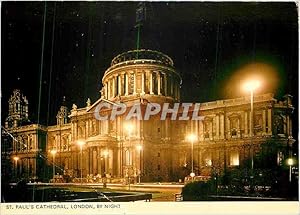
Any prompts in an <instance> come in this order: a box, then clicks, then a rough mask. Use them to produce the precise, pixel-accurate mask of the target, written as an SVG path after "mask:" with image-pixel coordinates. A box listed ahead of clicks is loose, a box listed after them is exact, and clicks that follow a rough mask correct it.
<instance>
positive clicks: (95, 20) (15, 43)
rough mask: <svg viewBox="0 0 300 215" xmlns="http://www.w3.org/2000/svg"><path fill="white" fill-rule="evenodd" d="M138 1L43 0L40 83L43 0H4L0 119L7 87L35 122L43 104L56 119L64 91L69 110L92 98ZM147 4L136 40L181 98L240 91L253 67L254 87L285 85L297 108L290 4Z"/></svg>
mask: <svg viewBox="0 0 300 215" xmlns="http://www.w3.org/2000/svg"><path fill="white" fill-rule="evenodd" d="M137 4H138V3H137V2H125V3H120V2H56V3H55V2H47V4H46V25H45V38H44V39H45V45H44V52H43V53H44V54H43V70H42V82H41V85H40V77H41V76H40V75H41V70H40V67H41V56H42V38H43V16H44V10H45V3H44V2H2V8H1V10H2V11H1V15H2V17H1V52H2V56H1V57H2V58H1V61H2V65H1V86H2V89H1V90H2V107H1V108H2V112H1V113H2V120H3V119H4V117H6V116H7V106H8V103H7V101H8V98H9V96H10V95H11V93H12V90H13V89H14V88H19V89H21V90H22V91H23V93H24V94H25V95H26V96H27V97H28V99H29V111H30V118H31V120H32V121H33V122H35V121H36V120H37V113H38V111H37V110H38V104H39V103H40V104H41V109H40V122H41V123H43V124H54V123H55V121H56V119H55V116H56V113H57V111H58V108H59V106H60V104H61V102H62V97H63V96H66V100H67V101H66V103H67V106H68V107H69V108H71V106H72V104H73V103H76V104H77V106H78V107H83V106H84V105H85V102H86V100H87V97H90V98H91V100H92V102H94V101H95V100H97V99H98V98H99V90H100V88H101V86H102V84H101V80H102V77H103V73H104V71H105V70H106V69H107V68H108V67H109V65H110V61H111V60H112V58H113V57H114V56H116V55H117V54H120V53H122V52H124V51H128V50H132V49H135V46H136V29H135V28H134V26H135V10H136V8H137ZM146 11H147V12H146V20H145V21H144V24H143V29H142V35H141V46H142V48H147V49H153V50H158V51H161V52H163V53H165V54H167V55H169V56H170V57H171V58H172V59H173V60H174V63H175V67H176V70H177V71H178V72H179V73H180V74H181V76H182V80H183V82H182V88H181V95H182V101H193V102H205V101H212V100H216V99H225V98H234V97H236V96H245V92H242V91H241V90H240V87H239V86H240V85H241V83H242V80H243V78H244V77H246V76H247V75H249V71H253V70H251V69H249V68H252V69H253V68H254V70H257V71H256V73H259V74H260V75H262V76H263V78H264V85H263V87H262V88H261V89H260V92H259V93H265V92H273V93H275V95H276V96H277V98H280V97H281V96H283V95H284V94H285V93H290V94H292V95H293V96H294V104H295V106H296V110H297V111H298V107H297V104H298V24H297V20H298V18H297V9H296V5H295V3H293V2H289V3H287V2H285V3H262V2H261V3H224V2H223V3H217V2H211V3H200V2H193V3H176V2H172V3H170V2H169V3H167V2H158V3H152V2H147V3H146ZM53 30H54V31H53ZM251 65H252V67H251ZM253 65H254V66H253ZM255 68H256V69H255ZM250 73H252V72H250ZM254 73H255V72H254ZM40 87H41V98H40V99H39V89H40ZM48 113H49V114H48ZM295 116H296V117H297V113H296V115H295ZM297 118H298V117H297ZM297 118H296V119H297Z"/></svg>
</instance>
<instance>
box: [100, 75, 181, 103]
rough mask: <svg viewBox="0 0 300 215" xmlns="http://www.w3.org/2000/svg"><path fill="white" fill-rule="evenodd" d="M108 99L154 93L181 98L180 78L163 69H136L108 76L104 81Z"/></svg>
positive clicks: (105, 93)
mask: <svg viewBox="0 0 300 215" xmlns="http://www.w3.org/2000/svg"><path fill="white" fill-rule="evenodd" d="M103 85H104V95H105V98H106V99H111V98H114V97H116V96H128V95H135V94H138V93H139V94H152V95H163V96H171V97H174V98H175V99H177V100H178V99H179V95H180V93H179V78H178V77H176V76H175V75H173V74H168V73H166V72H161V71H151V70H136V71H134V70H133V71H127V72H120V73H118V74H112V75H110V76H108V77H107V78H106V79H105V80H104V81H103Z"/></svg>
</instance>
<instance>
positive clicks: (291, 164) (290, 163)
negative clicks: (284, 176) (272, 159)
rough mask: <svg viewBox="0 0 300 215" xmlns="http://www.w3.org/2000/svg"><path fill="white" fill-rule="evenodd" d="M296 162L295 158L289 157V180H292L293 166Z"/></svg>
mask: <svg viewBox="0 0 300 215" xmlns="http://www.w3.org/2000/svg"><path fill="white" fill-rule="evenodd" d="M293 164H294V161H293V158H288V159H287V165H289V166H290V174H289V182H290V183H291V182H292V166H293Z"/></svg>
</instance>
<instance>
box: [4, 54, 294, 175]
mask: <svg viewBox="0 0 300 215" xmlns="http://www.w3.org/2000/svg"><path fill="white" fill-rule="evenodd" d="M102 84H103V88H102V89H101V91H100V92H101V96H100V98H99V100H98V101H96V102H94V103H92V102H91V101H90V100H89V99H88V101H87V102H86V107H83V108H78V107H77V106H76V105H75V104H74V105H73V107H72V109H71V111H70V112H68V108H67V107H66V106H64V105H62V106H61V108H60V110H59V112H58V114H57V125H53V126H48V127H43V126H41V125H27V126H14V125H17V124H16V123H13V124H9V123H7V124H6V130H7V131H8V132H10V133H11V134H12V135H13V137H14V138H13V141H12V145H13V147H12V156H11V159H13V157H15V156H19V157H20V160H19V163H18V165H19V166H20V168H21V166H22V168H23V167H24V169H26V168H27V169H26V170H27V171H28V172H29V174H30V176H36V177H43V176H42V172H41V171H42V169H40V167H39V166H38V165H37V164H36V163H37V162H38V160H39V156H43V158H45V159H44V160H45V166H47V165H48V166H51V165H53V162H54V164H55V166H56V171H57V172H58V173H60V174H64V175H68V176H70V177H71V178H79V177H80V175H81V173H82V176H83V178H91V177H103V176H104V175H106V176H109V177H111V178H113V179H115V181H122V180H123V179H124V178H128V177H131V178H132V179H133V180H135V181H137V180H138V178H140V180H141V181H178V180H179V179H183V178H184V177H185V176H187V175H189V174H190V173H191V169H192V161H191V159H192V157H193V169H194V172H195V174H196V175H206V176H207V175H212V174H215V173H218V174H219V173H221V172H222V171H224V170H225V169H226V168H235V167H242V168H243V167H245V168H246V167H248V166H249V160H250V159H251V156H252V157H253V158H254V167H259V165H262V164H261V162H260V161H259V157H260V156H261V155H263V157H266V158H270V160H271V164H272V165H275V166H276V165H281V164H282V160H283V159H285V157H284V156H285V155H287V149H288V147H289V146H291V144H292V143H293V142H294V141H295V140H294V139H293V135H292V113H293V109H294V108H293V106H292V103H291V96H286V97H285V98H284V100H283V101H277V100H276V99H275V98H274V96H273V94H262V95H255V96H254V112H253V124H252V123H251V122H250V120H251V114H250V96H245V97H241V98H235V99H226V100H217V101H213V102H206V103H201V104H200V110H199V115H200V116H202V119H201V120H191V119H190V120H178V119H177V120H171V114H168V115H167V118H166V119H165V120H161V119H160V115H154V116H151V117H150V119H149V120H138V119H137V118H133V119H130V120H126V119H125V118H126V114H127V113H128V110H129V109H130V107H132V106H133V105H135V104H141V107H142V108H141V110H142V112H143V113H144V112H145V109H146V105H147V104H149V103H158V104H160V105H163V104H164V103H169V105H170V106H169V107H173V105H174V103H176V102H179V101H180V84H181V78H180V75H179V74H178V73H177V72H176V71H175V68H174V64H173V61H172V59H171V58H169V57H168V56H166V55H164V54H162V53H160V52H157V51H151V50H138V51H129V52H125V53H123V54H120V55H118V56H117V57H115V58H114V59H113V60H112V63H111V66H110V67H109V68H108V69H107V71H106V72H105V74H104V76H103V79H102ZM27 103H28V102H27ZM103 103H108V104H120V103H122V104H125V105H126V106H127V108H128V110H127V111H126V112H125V113H124V114H122V115H120V116H117V117H116V118H115V119H114V120H109V119H108V120H97V119H96V118H95V111H97V106H98V105H100V104H103ZM10 106H11V103H10ZM25 110H27V112H28V108H27V109H26V108H25ZM111 111H112V109H111V108H102V109H101V111H100V115H101V114H102V115H106V114H109V113H111ZM179 112H182V109H181V108H179ZM9 114H10V115H11V112H10V113H9ZM27 114H28V113H27ZM179 115H180V114H179ZM189 115H192V113H191V112H189ZM21 118H22V117H21ZM7 121H8V120H7ZM251 124H252V125H253V134H254V135H253V137H251V133H252V132H251ZM129 125H130V126H129ZM128 128H130V129H128ZM191 133H192V134H195V135H196V137H197V138H196V139H197V140H196V141H194V142H193V143H191V142H189V141H188V140H187V138H186V137H187V135H188V134H191ZM20 138H21V139H20ZM78 141H83V142H84V145H83V146H82V148H80V147H79V145H78ZM20 143H22V145H23V146H24V147H25V148H24V147H21V146H20ZM191 144H193V147H191ZM192 148H193V150H192ZM51 150H56V151H57V153H56V155H55V159H54V157H53V155H52V154H51ZM192 153H193V156H192ZM41 168H42V167H41ZM18 171H19V174H22V171H23V169H18Z"/></svg>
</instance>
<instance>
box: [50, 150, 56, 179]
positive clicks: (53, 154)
mask: <svg viewBox="0 0 300 215" xmlns="http://www.w3.org/2000/svg"><path fill="white" fill-rule="evenodd" d="M50 153H51V154H52V156H53V181H54V182H55V154H56V153H57V151H56V150H55V149H52V150H51V151H50Z"/></svg>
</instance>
